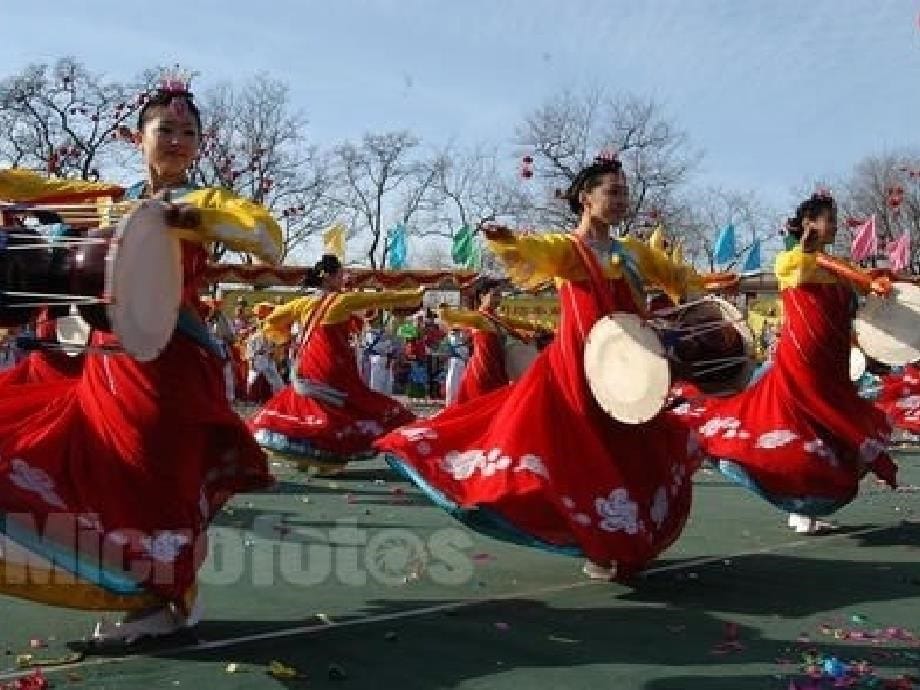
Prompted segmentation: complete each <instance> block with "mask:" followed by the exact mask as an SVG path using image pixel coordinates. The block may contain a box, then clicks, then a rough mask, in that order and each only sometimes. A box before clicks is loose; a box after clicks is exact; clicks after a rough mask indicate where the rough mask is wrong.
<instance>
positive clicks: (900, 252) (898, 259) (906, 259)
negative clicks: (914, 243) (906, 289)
mask: <svg viewBox="0 0 920 690" xmlns="http://www.w3.org/2000/svg"><path fill="white" fill-rule="evenodd" d="M885 253H886V254H888V267H889V268H891V269H892V270H893V271H903V270H904V269H905V268H907V267H908V266H910V233H909V232H905V233H904V234H903V235H901V236H900V237H899V238H898V239H896V240H895V241H894V242H890V243H889V244H888V246H887V247H885Z"/></svg>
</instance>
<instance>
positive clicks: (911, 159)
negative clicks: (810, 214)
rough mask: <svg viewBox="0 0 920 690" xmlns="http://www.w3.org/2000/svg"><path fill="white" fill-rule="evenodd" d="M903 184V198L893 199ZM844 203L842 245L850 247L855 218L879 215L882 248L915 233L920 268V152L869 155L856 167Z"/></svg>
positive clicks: (915, 254)
mask: <svg viewBox="0 0 920 690" xmlns="http://www.w3.org/2000/svg"><path fill="white" fill-rule="evenodd" d="M898 188H900V190H902V191H903V198H902V200H901V202H900V203H899V204H895V203H893V201H894V200H893V198H892V197H893V195H892V190H896V189H898ZM838 197H839V198H838V203H839V205H840V210H841V217H842V220H843V222H841V233H840V236H839V239H840V242H839V243H840V244H841V248H842V249H846V250H848V249H849V246H850V243H851V242H852V239H853V231H854V226H855V222H851V223H848V222H847V219H852V220H853V221H858V220H860V219H865V218H868V217H869V216H871V215H875V217H876V224H877V228H878V236H879V249H880V250H883V249H884V247H885V245H886V244H887V243H888V242H890V241H892V240H894V239H897V238H898V237H900V236H901V235H902V234H903V233H905V232H909V233H910V235H911V254H912V256H911V267H912V269H913V271H916V272H920V154H917V153H916V152H914V151H909V150H901V151H894V152H889V153H885V154H881V155H876V156H869V157H867V158H865V159H863V160H862V161H860V162H859V163H857V165H856V166H855V167H854V169H853V171H852V172H851V173H850V175H849V177H848V179H847V180H846V182H845V183H844V184H843V185H842V193H840V194H838Z"/></svg>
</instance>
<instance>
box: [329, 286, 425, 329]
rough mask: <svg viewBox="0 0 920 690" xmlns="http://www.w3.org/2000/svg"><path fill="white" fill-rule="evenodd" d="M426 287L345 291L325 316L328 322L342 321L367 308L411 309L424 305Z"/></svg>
mask: <svg viewBox="0 0 920 690" xmlns="http://www.w3.org/2000/svg"><path fill="white" fill-rule="evenodd" d="M424 294H425V290H424V288H417V289H415V290H385V291H383V292H343V293H341V294H340V295H339V296H338V298H337V299H336V301H335V304H333V305H332V307H331V308H330V309H329V313H328V314H326V316H325V317H324V318H323V321H325V322H326V323H340V322H342V321H345V320H346V319H348V318H349V317H350V316H351V315H352V314H353V313H355V312H359V311H364V310H366V309H382V310H386V309H410V308H413V307H421V306H422V296H423V295H424Z"/></svg>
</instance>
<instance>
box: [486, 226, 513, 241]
mask: <svg viewBox="0 0 920 690" xmlns="http://www.w3.org/2000/svg"><path fill="white" fill-rule="evenodd" d="M480 230H482V234H483V235H485V238H486V239H487V240H491V241H493V242H498V241H501V240H510V239H511V238H512V237H514V233H513V232H512V231H511V229H510V228H507V227H505V226H504V225H495V224H489V225H483V226H481V227H480Z"/></svg>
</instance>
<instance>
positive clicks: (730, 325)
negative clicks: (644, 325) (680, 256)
mask: <svg viewBox="0 0 920 690" xmlns="http://www.w3.org/2000/svg"><path fill="white" fill-rule="evenodd" d="M659 318H660V319H661V321H660V322H659V323H658V324H656V325H655V328H656V330H658V331H659V333H660V335H661V338H662V341H663V342H664V344H665V348H666V351H667V355H668V359H669V360H670V361H671V375H672V378H673V379H674V380H675V381H681V380H683V381H688V382H691V383H693V384H694V385H696V386H697V387H698V388H699V389H700V390H701V391H703V392H704V393H709V394H730V393H735V392H738V391H740V390H743V389H744V388H745V387H746V386H747V384H748V383H749V382H750V380H751V376H752V375H753V373H754V369H755V361H754V336H753V334H752V333H751V331H750V329H749V328H748V326H747V323H746V322H745V320H744V316H743V314H742V313H741V311H740V310H739V309H738V308H737V307H735V306H734V305H733V304H731V303H730V302H727V301H726V300H724V299H721V298H719V297H714V296H707V297H705V298H703V299H702V300H700V301H698V302H695V303H693V304H689V305H686V306H684V307H677V308H675V309H671V310H668V311H667V312H665V313H664V314H663V315H662V316H660V317H659Z"/></svg>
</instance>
